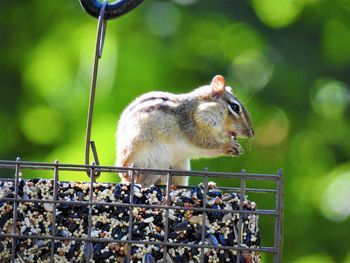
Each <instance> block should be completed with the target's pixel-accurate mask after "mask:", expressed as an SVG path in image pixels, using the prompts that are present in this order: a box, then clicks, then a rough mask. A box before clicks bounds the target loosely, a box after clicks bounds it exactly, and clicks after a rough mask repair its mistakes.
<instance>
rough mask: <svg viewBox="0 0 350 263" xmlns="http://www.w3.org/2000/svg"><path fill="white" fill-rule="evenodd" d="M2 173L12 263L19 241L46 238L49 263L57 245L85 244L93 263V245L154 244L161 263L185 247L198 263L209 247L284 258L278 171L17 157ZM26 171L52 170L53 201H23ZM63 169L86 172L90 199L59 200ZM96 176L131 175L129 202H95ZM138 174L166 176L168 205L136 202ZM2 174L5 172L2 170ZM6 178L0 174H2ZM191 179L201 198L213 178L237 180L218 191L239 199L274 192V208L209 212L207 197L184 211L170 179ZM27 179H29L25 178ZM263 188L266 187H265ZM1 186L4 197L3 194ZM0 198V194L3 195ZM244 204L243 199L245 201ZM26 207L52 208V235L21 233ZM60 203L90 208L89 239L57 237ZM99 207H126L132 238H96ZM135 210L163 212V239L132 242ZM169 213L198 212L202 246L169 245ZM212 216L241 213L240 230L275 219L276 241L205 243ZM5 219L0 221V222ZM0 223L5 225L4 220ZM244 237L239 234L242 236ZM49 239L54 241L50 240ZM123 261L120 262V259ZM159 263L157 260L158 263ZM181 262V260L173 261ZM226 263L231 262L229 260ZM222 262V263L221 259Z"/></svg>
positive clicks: (128, 258) (2, 165)
mask: <svg viewBox="0 0 350 263" xmlns="http://www.w3.org/2000/svg"><path fill="white" fill-rule="evenodd" d="M0 170H2V171H5V172H6V175H7V176H6V177H7V178H0V184H2V185H4V184H5V183H7V184H10V185H12V188H11V189H12V190H13V191H12V192H13V194H12V195H11V196H10V197H6V198H1V199H0V207H1V206H3V205H4V204H5V203H7V204H12V207H13V209H12V210H13V211H11V212H12V215H11V219H12V221H11V222H12V226H10V227H11V229H9V230H7V231H3V226H2V225H0V243H1V242H3V241H4V240H5V239H7V240H9V239H10V240H11V242H12V247H11V251H9V254H10V256H11V262H21V260H18V258H17V252H18V249H19V248H18V241H19V240H29V239H30V240H38V239H40V240H47V242H48V243H47V244H49V246H50V248H48V249H49V258H48V259H47V260H48V261H50V262H55V261H54V255H55V253H56V252H55V241H58V242H60V241H61V242H72V241H75V242H84V244H87V245H85V247H84V254H86V255H85V257H84V258H85V259H84V261H86V262H91V261H90V260H91V259H92V254H93V251H92V245H89V244H96V243H104V244H106V243H111V244H116V243H119V244H129V245H130V246H131V247H132V246H133V245H144V246H146V245H155V246H158V247H161V248H162V249H161V251H162V253H163V255H164V257H163V258H164V259H163V262H171V261H170V260H169V259H167V257H166V256H167V251H169V250H170V249H171V248H173V247H185V248H189V249H192V248H194V249H197V250H198V251H200V252H199V253H200V260H198V262H201V263H203V262H207V260H205V253H204V252H205V250H207V249H218V248H219V249H220V250H222V251H225V250H231V251H236V252H237V253H236V262H241V261H240V256H241V255H242V252H243V251H256V252H257V253H260V252H263V253H272V254H273V258H274V262H280V260H281V243H282V212H283V192H282V188H283V183H282V171H281V170H279V171H278V172H277V173H276V174H251V173H246V172H245V171H241V172H240V173H223V172H208V171H175V170H171V169H168V170H159V169H141V168H133V167H131V168H125V167H114V166H100V165H76V164H60V163H58V161H56V162H55V163H41V162H25V161H21V160H19V159H17V160H16V161H0ZM25 170H46V171H52V172H53V173H52V178H53V179H51V180H50V181H51V182H52V183H53V189H52V198H51V199H50V200H42V199H38V198H32V199H28V198H23V197H21V196H20V194H19V185H20V182H22V181H23V179H22V178H21V174H22V172H24V171H25ZM11 171H12V172H13V171H14V175H15V176H14V178H9V176H8V173H11ZM63 171H69V172H71V173H72V178H74V173H75V172H88V173H89V174H90V175H91V176H90V178H91V179H90V182H86V184H87V185H88V186H89V187H88V198H86V199H88V200H77V201H66V200H58V198H57V196H58V191H59V184H60V183H62V181H60V179H59V177H60V173H61V172H63ZM96 172H99V173H118V172H129V173H131V176H132V182H131V183H130V184H131V186H130V195H129V198H130V200H129V202H128V203H117V202H116V203H113V202H108V203H107V202H97V201H96V200H94V198H93V193H94V191H96V189H94V188H96V187H95V183H94V180H93V175H94V174H96ZM139 172H142V173H152V174H154V173H156V174H162V175H164V176H166V177H167V184H166V185H165V186H162V187H163V188H164V196H165V202H163V203H161V204H137V203H135V202H134V200H133V199H134V192H133V191H134V186H135V184H134V181H135V175H136V174H137V173H139ZM2 173H3V172H2ZM1 175H2V174H0V176H1ZM175 175H176V176H191V177H201V178H202V180H203V191H204V193H203V196H204V197H206V196H207V194H208V192H209V191H210V189H209V188H210V185H209V184H208V182H209V178H210V179H212V180H214V181H215V180H219V179H220V178H226V179H229V180H231V179H232V180H235V181H236V182H237V184H238V185H235V186H232V187H218V189H220V190H222V191H224V192H229V191H234V192H236V193H238V194H240V196H242V197H244V196H245V195H246V194H247V193H252V194H253V193H254V194H270V195H271V194H272V195H273V196H274V198H275V199H274V200H275V207H274V208H273V209H264V208H259V209H256V210H254V211H247V210H246V209H243V202H240V203H239V208H238V209H237V210H222V209H213V208H208V207H207V205H206V203H207V201H206V198H203V204H201V206H200V207H184V206H176V205H174V204H171V203H170V193H171V191H172V189H173V186H172V185H171V181H172V177H173V176H175ZM24 181H25V180H24ZM251 181H256V182H257V184H258V185H260V182H263V181H269V182H274V183H273V184H274V186H273V187H268V188H266V187H264V188H259V187H248V186H247V183H248V184H249V182H251ZM261 185H264V184H263V183H261ZM177 188H178V189H181V188H190V186H187V187H185V186H177ZM1 190H2V189H1V188H0V193H1ZM0 196H1V195H0ZM241 200H243V199H241ZM256 202H257V203H258V205H259V200H256ZM22 203H31V204H33V205H34V204H52V218H51V222H49V224H50V225H51V228H50V230H51V231H50V233H46V234H43V235H38V234H33V233H32V234H28V233H27V234H23V233H19V230H18V229H17V228H16V226H17V222H18V217H17V216H18V209H19V207H20V205H21V204H22ZM59 205H67V206H85V207H86V208H87V210H86V211H87V215H86V217H85V218H87V221H88V222H87V226H88V230H87V235H86V236H83V237H75V236H67V237H63V236H59V235H57V229H56V225H57V224H56V221H57V206H59ZM96 206H102V207H104V206H108V207H111V206H115V207H123V208H125V209H127V210H128V216H129V219H128V221H129V224H128V226H127V232H128V235H127V236H126V237H127V238H123V240H121V239H116V238H101V237H96V236H93V235H92V232H91V229H92V224H93V222H92V214H93V212H92V211H93V209H94V207H96ZM134 208H146V209H149V208H150V209H161V210H163V211H164V212H165V219H164V237H163V240H162V241H157V240H155V241H153V240H148V241H145V240H137V239H133V237H132V231H133V228H134V224H133V221H134V220H133V216H134V215H133V209H134ZM171 209H178V210H182V211H187V210H190V211H196V213H200V214H201V215H202V218H203V223H202V224H201V242H199V243H198V244H188V243H183V242H174V243H171V242H170V241H169V233H168V230H169V210H171ZM213 212H220V213H235V214H238V215H239V217H238V218H239V219H238V226H239V227H241V225H242V217H243V215H244V214H248V213H249V214H253V215H257V216H262V215H264V216H265V215H266V216H269V217H272V218H273V220H274V232H273V237H272V233H271V237H269V239H273V245H272V246H259V247H254V248H251V247H247V246H243V241H242V240H241V238H239V237H238V240H237V243H236V244H235V245H233V246H228V245H226V246H223V245H219V246H220V247H218V246H217V245H214V244H208V243H207V244H206V243H205V242H204V240H205V235H204V233H205V231H206V229H205V224H204V221H205V220H206V218H207V216H208V213H213ZM0 221H1V219H0ZM0 224H1V222H0ZM238 236H240V235H238ZM50 241H51V242H50ZM2 249H4V246H2ZM131 253H132V252H131V249H128V251H127V252H125V261H123V262H141V261H136V260H134V261H133V260H132V255H131ZM116 262H119V261H116ZM142 262H153V261H147V260H145V259H143V261H142ZM158 262H159V261H158ZM174 262H177V261H174ZM226 262H227V260H226ZM220 263H221V261H220Z"/></svg>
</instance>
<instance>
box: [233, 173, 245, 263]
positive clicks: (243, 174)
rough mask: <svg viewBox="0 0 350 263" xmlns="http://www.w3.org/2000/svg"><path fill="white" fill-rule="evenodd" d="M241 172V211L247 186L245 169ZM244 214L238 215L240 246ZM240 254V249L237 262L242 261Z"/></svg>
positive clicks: (238, 244)
mask: <svg viewBox="0 0 350 263" xmlns="http://www.w3.org/2000/svg"><path fill="white" fill-rule="evenodd" d="M241 174H242V176H243V177H242V179H241V191H240V192H241V198H240V202H239V211H240V212H242V211H243V202H244V199H245V187H246V181H245V179H244V177H245V170H244V169H242V171H241ZM242 216H243V215H242V214H241V213H239V217H238V233H237V236H236V239H237V246H238V247H241V246H242V242H243V236H242V231H243V227H242V223H243V220H242ZM233 227H235V226H233ZM240 256H241V253H240V251H239V250H238V251H237V255H236V262H240Z"/></svg>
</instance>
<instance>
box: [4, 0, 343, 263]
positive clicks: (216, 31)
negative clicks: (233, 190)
mask: <svg viewBox="0 0 350 263" xmlns="http://www.w3.org/2000/svg"><path fill="white" fill-rule="evenodd" d="M349 17H350V1H349V0H328V1H327V0H294V1H293V0H253V1H243V0H240V1H238V0H237V1H229V0H219V1H214V0H166V1H155V0H148V1H145V3H143V4H142V5H141V6H140V7H138V8H137V9H135V10H134V11H132V12H131V13H129V14H127V15H125V16H122V17H121V18H119V19H117V20H113V21H110V22H109V23H108V26H107V35H106V43H105V48H104V52H103V57H102V60H101V63H100V70H99V77H98V86H97V97H96V104H95V112H94V122H93V131H92V138H93V139H94V140H95V141H96V145H97V150H98V152H99V157H100V161H101V163H102V164H104V165H113V164H114V160H115V129H116V123H117V120H118V118H119V115H120V113H121V111H122V109H123V108H124V107H125V106H126V105H127V104H128V103H129V102H130V101H131V100H132V99H133V98H135V97H136V96H138V95H140V94H142V93H144V92H147V91H151V90H164V91H169V92H177V93H181V92H188V91H190V90H192V89H193V88H195V87H198V86H200V85H204V84H208V83H209V82H210V80H211V78H212V77H213V76H214V75H215V74H222V75H224V76H225V77H226V80H227V82H228V84H229V85H231V86H232V87H233V90H234V92H235V93H236V94H237V95H238V96H239V97H240V98H241V100H242V101H243V102H245V104H246V107H247V108H248V109H249V111H250V113H251V116H252V120H253V124H254V128H255V133H256V138H255V139H254V140H252V141H249V142H247V141H245V142H242V143H243V144H244V147H245V150H246V153H245V155H244V156H243V157H240V158H237V159H236V158H235V159H232V158H217V159H213V160H200V161H193V162H192V167H193V169H196V170H202V169H204V167H208V168H209V170H211V171H214V170H216V171H240V170H241V169H243V168H245V169H246V170H247V171H248V172H254V173H275V172H276V171H277V169H278V168H280V167H282V168H283V169H284V181H285V200H284V201H285V214H284V246H283V262H293V263H309V262H310V263H316V262H317V263H332V262H341V263H343V262H344V263H345V262H350V219H349V215H350V162H349V156H350V140H349V135H350V119H349V113H350V106H349V104H350V90H349V83H350V19H349ZM96 25H97V20H96V19H93V18H92V17H90V16H88V15H87V14H86V13H84V12H83V11H82V9H81V7H80V5H79V2H78V0H74V1H72V0H71V1H39V0H30V1H6V2H5V1H2V2H1V3H0V26H1V29H0V40H1V41H0V48H1V51H0V80H1V82H0V125H1V127H0V159H3V160H15V158H16V157H17V156H20V157H21V158H22V159H23V160H28V161H45V162H52V161H54V160H55V159H58V160H59V161H60V162H61V163H83V162H84V147H85V146H84V143H85V142H84V140H85V138H84V137H85V125H86V114H87V105H88V95H89V85H90V79H91V69H92V61H93V53H94V45H95V34H96ZM37 175H38V174H37ZM64 176H66V177H63V178H64V179H67V180H72V179H79V180H84V179H87V178H85V177H84V175H83V174H82V175H81V177H75V178H71V177H69V174H68V175H64ZM103 179H104V180H117V177H116V176H112V175H111V176H109V177H105V178H103ZM193 182H194V181H193ZM255 201H256V202H257V203H258V204H259V200H255ZM272 202H273V201H272ZM272 229H273V225H271V224H270V226H268V228H267V229H265V236H267V235H271V231H272ZM264 260H265V262H271V257H268V256H266V257H265V258H264Z"/></svg>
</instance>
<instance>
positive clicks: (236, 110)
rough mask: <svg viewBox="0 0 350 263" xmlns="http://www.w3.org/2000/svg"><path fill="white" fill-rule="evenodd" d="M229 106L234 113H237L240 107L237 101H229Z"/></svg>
mask: <svg viewBox="0 0 350 263" xmlns="http://www.w3.org/2000/svg"><path fill="white" fill-rule="evenodd" d="M230 107H231V109H232V110H233V111H234V112H235V113H237V114H239V109H240V108H239V105H238V104H237V103H235V102H233V103H231V104H230Z"/></svg>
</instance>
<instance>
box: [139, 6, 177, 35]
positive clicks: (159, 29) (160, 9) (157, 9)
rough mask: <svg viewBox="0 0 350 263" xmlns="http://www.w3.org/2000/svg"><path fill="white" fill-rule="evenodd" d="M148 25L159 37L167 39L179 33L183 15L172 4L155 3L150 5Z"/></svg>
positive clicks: (147, 18) (147, 17) (147, 16)
mask: <svg viewBox="0 0 350 263" xmlns="http://www.w3.org/2000/svg"><path fill="white" fill-rule="evenodd" d="M146 23H147V25H148V27H149V29H150V30H151V32H152V33H154V34H155V35H157V36H162V37H166V36H169V35H171V34H173V33H174V32H176V31H177V29H178V28H179V26H180V24H181V13H180V11H179V10H178V8H177V6H176V5H174V4H172V3H166V2H154V3H152V4H150V5H149V7H148V10H147V14H146Z"/></svg>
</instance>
